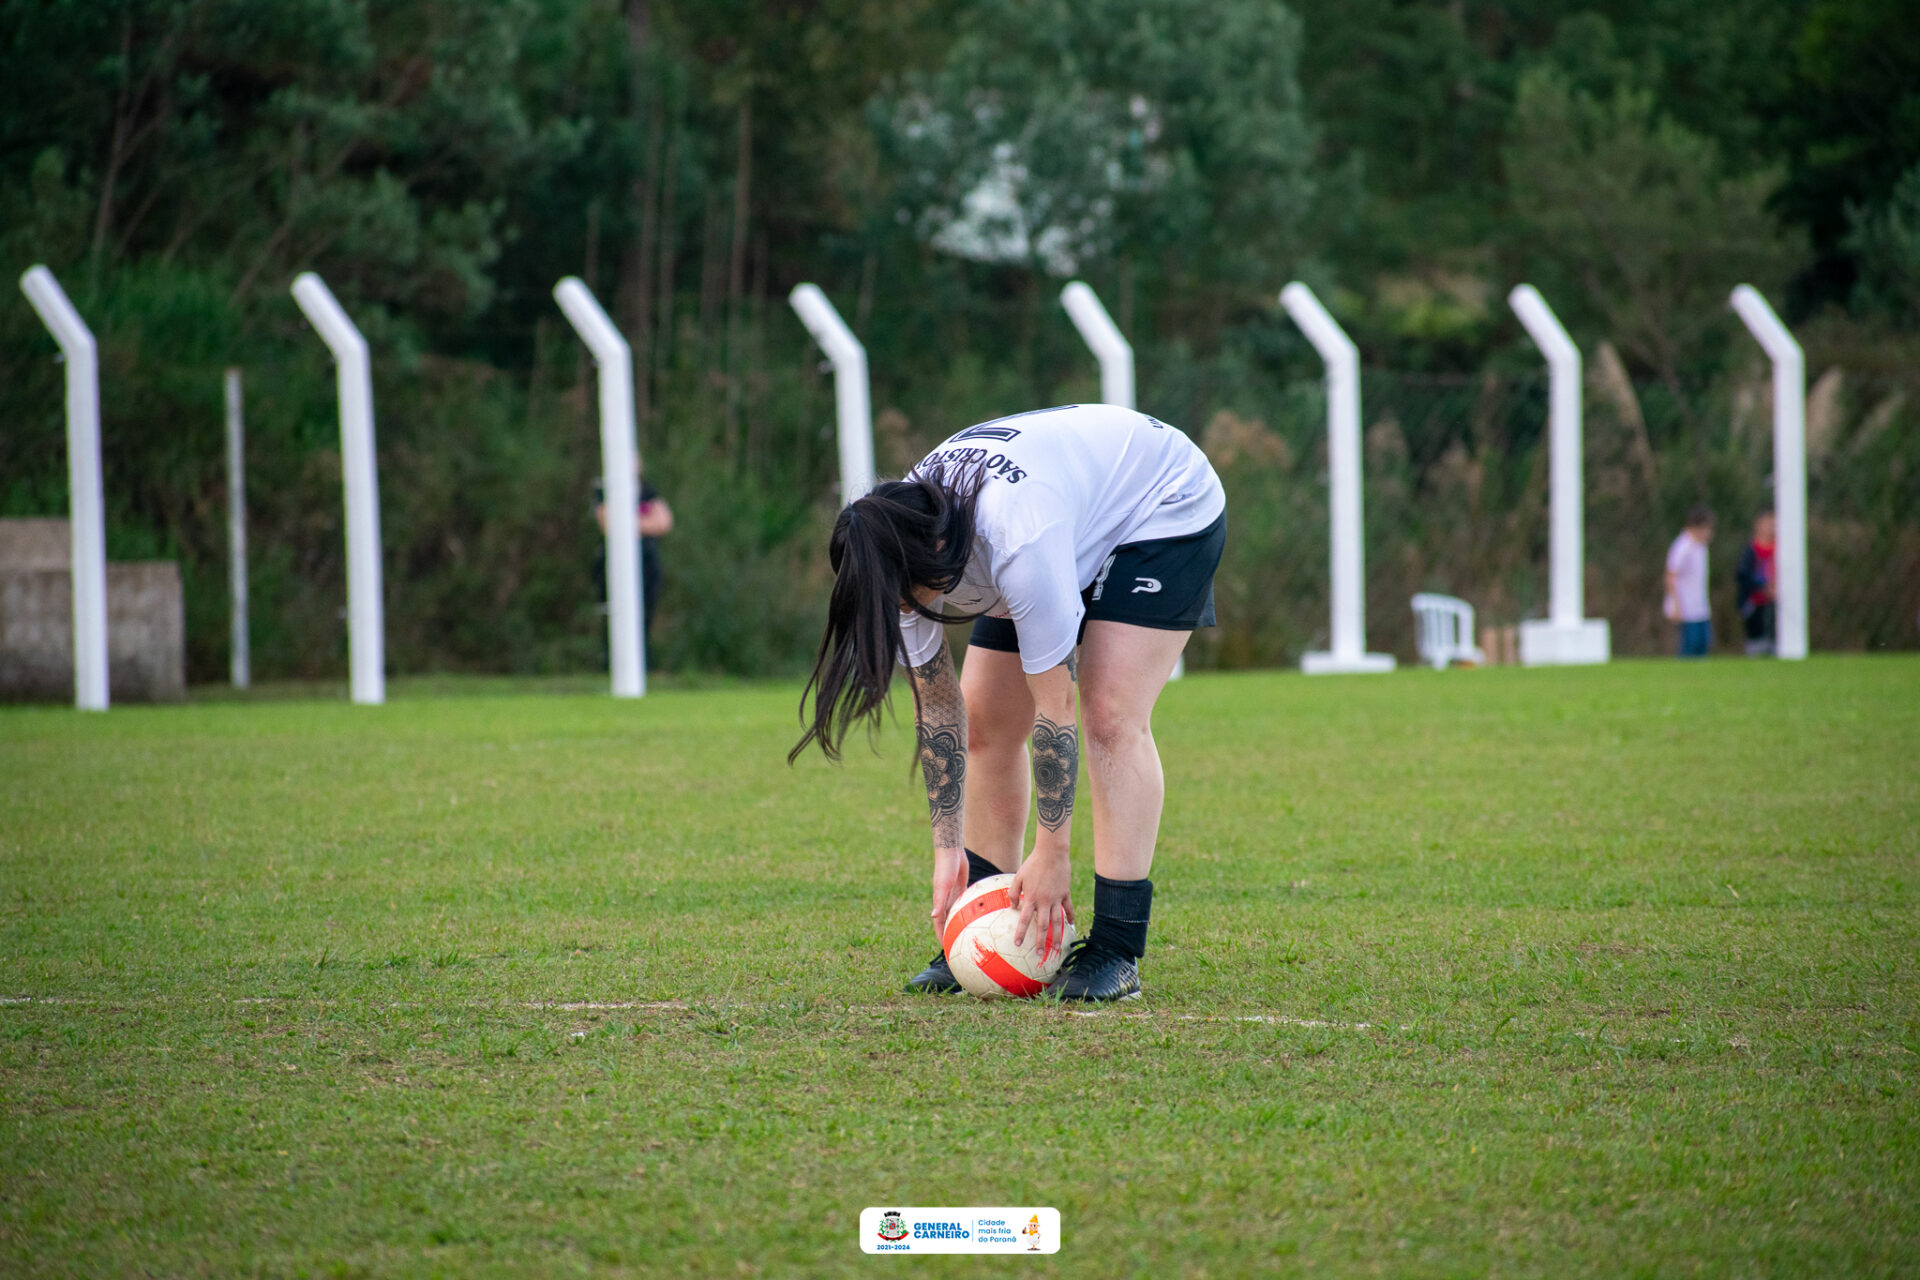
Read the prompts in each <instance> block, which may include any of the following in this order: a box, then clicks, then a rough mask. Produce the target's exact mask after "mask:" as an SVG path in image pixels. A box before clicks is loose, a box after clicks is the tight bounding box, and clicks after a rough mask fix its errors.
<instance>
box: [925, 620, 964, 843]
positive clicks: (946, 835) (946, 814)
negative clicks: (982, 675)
mask: <svg viewBox="0 0 1920 1280" xmlns="http://www.w3.org/2000/svg"><path fill="white" fill-rule="evenodd" d="M913 676H914V682H915V688H916V690H917V692H918V693H919V695H920V698H919V715H918V727H919V735H920V775H921V777H922V778H923V779H924V780H925V782H926V784H927V812H928V815H929V816H930V817H931V818H932V820H933V843H934V845H935V847H937V848H941V849H957V848H959V847H960V843H961V840H962V838H963V837H962V832H963V830H964V827H965V823H964V811H965V805H966V795H967V704H966V700H965V699H964V698H962V697H961V695H960V682H959V680H958V679H956V678H955V676H954V673H953V659H952V657H950V656H949V655H948V653H947V650H946V647H945V646H944V645H943V646H941V649H940V652H939V653H937V654H935V655H934V656H933V658H932V659H931V660H930V661H927V662H923V663H921V664H920V665H919V666H917V667H915V668H914V669H913Z"/></svg>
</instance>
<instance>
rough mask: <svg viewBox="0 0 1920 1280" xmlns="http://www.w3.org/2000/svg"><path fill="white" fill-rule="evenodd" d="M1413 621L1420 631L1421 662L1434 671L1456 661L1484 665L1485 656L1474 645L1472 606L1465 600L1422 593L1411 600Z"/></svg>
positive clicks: (1443, 668)
mask: <svg viewBox="0 0 1920 1280" xmlns="http://www.w3.org/2000/svg"><path fill="white" fill-rule="evenodd" d="M1413 619H1414V624H1415V625H1416V626H1417V627H1418V628H1419V631H1420V660H1421V661H1422V662H1430V663H1432V664H1433V669H1434V670H1435V671H1445V670H1446V669H1447V668H1448V667H1449V666H1451V665H1452V664H1454V663H1455V662H1469V663H1472V664H1473V665H1474V666H1484V665H1485V664H1486V661H1487V655H1486V654H1484V653H1482V652H1480V650H1479V649H1476V648H1475V647H1474V644H1473V606H1472V605H1470V604H1468V603H1467V602H1466V601H1465V600H1460V599H1456V598H1455V597H1453V596H1442V595H1435V594H1434V593H1433V592H1431V591H1422V592H1421V593H1420V594H1419V595H1417V596H1415V597H1414V598H1413Z"/></svg>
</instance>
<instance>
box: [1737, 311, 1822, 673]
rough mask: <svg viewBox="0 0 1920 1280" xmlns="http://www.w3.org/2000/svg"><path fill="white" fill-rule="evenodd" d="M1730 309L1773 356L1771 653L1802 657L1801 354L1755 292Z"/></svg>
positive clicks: (1804, 561) (1804, 457)
mask: <svg viewBox="0 0 1920 1280" xmlns="http://www.w3.org/2000/svg"><path fill="white" fill-rule="evenodd" d="M1732 302H1733V309H1734V310H1735V311H1736V312H1738V313H1739V315H1740V319H1741V320H1742V321H1744V322H1745V324H1746V326H1747V329H1748V331H1749V332H1751V333H1752V334H1753V336H1754V338H1755V339H1756V340H1757V341H1758V342H1759V343H1760V345H1761V347H1762V348H1764V349H1765V350H1766V353H1767V355H1768V357H1769V358H1771V359H1772V361H1773V516H1774V553H1773V564H1774V574H1775V578H1776V581H1775V583H1774V598H1775V602H1776V603H1775V608H1774V652H1775V654H1777V655H1778V656H1779V657H1782V658H1804V657H1806V656H1807V359H1806V356H1805V355H1804V354H1803V353H1802V352H1801V350H1800V344H1799V343H1798V342H1797V341H1795V340H1794V336H1793V334H1792V333H1791V332H1789V331H1788V329H1787V326H1786V325H1784V324H1782V323H1780V317H1779V316H1777V315H1775V314H1774V311H1773V308H1772V307H1770V306H1768V305H1767V300H1766V299H1765V298H1764V297H1762V296H1761V295H1760V291H1759V290H1758V289H1755V288H1754V287H1753V286H1752V285H1748V284H1743V285H1741V286H1740V287H1739V288H1737V289H1735V290H1734V291H1733V298H1732Z"/></svg>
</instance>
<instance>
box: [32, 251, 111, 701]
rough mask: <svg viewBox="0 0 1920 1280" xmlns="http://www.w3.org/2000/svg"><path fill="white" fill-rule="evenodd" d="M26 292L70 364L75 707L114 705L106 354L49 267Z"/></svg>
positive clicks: (38, 269)
mask: <svg viewBox="0 0 1920 1280" xmlns="http://www.w3.org/2000/svg"><path fill="white" fill-rule="evenodd" d="M20 291H21V292H22V293H24V294H26V295H27V301H28V302H31V303H32V304H33V309H34V310H35V311H37V312H39V313H40V319H41V322H42V323H44V324H45V325H46V326H47V330H48V332H50V333H52V334H53V340H54V341H55V342H57V343H58V344H59V345H60V353H61V355H63V356H64V357H66V362H67V516H68V527H69V529H70V530H71V531H72V537H73V705H74V706H76V707H78V708H79V709H80V710H82V711H105V710H106V709H107V515H106V500H105V498H104V496H103V495H102V487H101V482H100V357H99V353H98V348H97V347H96V346H95V344H94V341H93V331H92V330H91V329H89V328H87V322H86V321H85V320H82V319H81V318H80V313H79V312H78V311H76V310H74V306H73V303H72V302H71V301H69V300H68V298H67V292H66V290H64V289H62V288H61V287H60V282H59V281H58V280H56V279H54V278H53V272H51V271H49V270H47V269H46V268H45V267H43V266H35V267H30V268H28V270H27V272H26V274H25V275H23V276H21V277H20Z"/></svg>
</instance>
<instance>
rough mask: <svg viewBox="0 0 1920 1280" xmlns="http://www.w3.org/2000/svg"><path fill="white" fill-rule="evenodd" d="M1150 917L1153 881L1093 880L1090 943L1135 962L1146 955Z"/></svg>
mask: <svg viewBox="0 0 1920 1280" xmlns="http://www.w3.org/2000/svg"><path fill="white" fill-rule="evenodd" d="M1152 916H1153V881H1151V880H1109V879H1107V878H1106V877H1105V876H1102V875H1096V876H1094V878H1093V928H1092V930H1091V931H1090V932H1089V933H1088V934H1087V938H1088V940H1089V942H1090V943H1091V944H1092V945H1094V946H1097V947H1100V948H1102V949H1103V950H1107V951H1118V952H1119V953H1120V954H1121V955H1124V956H1132V957H1133V958H1134V959H1135V960H1138V959H1139V958H1140V957H1141V956H1143V955H1145V954H1147V921H1148V920H1149V919H1151V918H1152Z"/></svg>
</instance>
